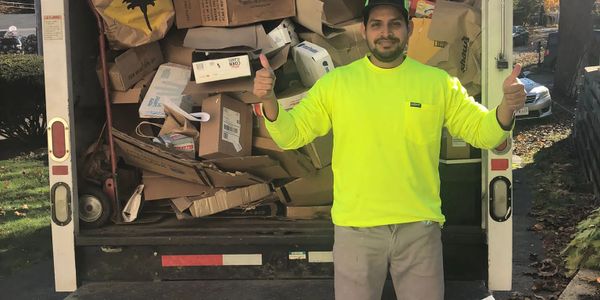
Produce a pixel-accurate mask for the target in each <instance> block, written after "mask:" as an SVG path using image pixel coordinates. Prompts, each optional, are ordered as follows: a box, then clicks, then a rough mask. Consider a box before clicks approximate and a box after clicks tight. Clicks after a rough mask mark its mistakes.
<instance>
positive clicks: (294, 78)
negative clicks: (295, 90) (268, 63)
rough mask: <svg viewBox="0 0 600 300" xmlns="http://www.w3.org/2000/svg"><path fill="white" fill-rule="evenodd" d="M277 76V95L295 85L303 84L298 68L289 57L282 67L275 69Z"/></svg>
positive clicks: (275, 89) (275, 88)
mask: <svg viewBox="0 0 600 300" xmlns="http://www.w3.org/2000/svg"><path fill="white" fill-rule="evenodd" d="M275 77H276V78H277V80H275V87H274V88H273V90H274V91H275V95H279V93H282V92H284V91H286V90H287V89H289V88H291V87H293V86H297V85H302V79H300V74H299V73H298V68H297V67H296V63H294V60H293V59H292V58H289V59H288V61H287V62H286V63H285V64H284V65H283V66H281V68H279V69H278V70H276V71H275Z"/></svg>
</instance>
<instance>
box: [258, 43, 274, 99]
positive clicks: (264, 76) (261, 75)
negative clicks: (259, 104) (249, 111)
mask: <svg viewBox="0 0 600 300" xmlns="http://www.w3.org/2000/svg"><path fill="white" fill-rule="evenodd" d="M259 58H260V64H261V65H262V67H263V68H262V69H260V70H258V71H256V77H255V78H254V91H253V93H254V95H255V96H256V97H258V98H260V99H261V100H274V99H275V94H274V93H273V87H274V86H275V73H273V69H271V65H270V64H269V60H268V59H267V57H266V56H265V55H264V54H261V55H260V57H259ZM263 102H264V101H263Z"/></svg>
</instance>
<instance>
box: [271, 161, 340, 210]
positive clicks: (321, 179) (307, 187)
mask: <svg viewBox="0 0 600 300" xmlns="http://www.w3.org/2000/svg"><path fill="white" fill-rule="evenodd" d="M275 192H276V193H277V197H279V201H281V202H282V203H283V204H285V205H286V206H316V205H329V204H331V203H332V202H333V171H332V169H331V166H329V167H326V168H324V169H321V170H319V171H317V173H316V174H314V175H313V176H308V177H303V178H299V179H296V180H294V181H292V182H290V183H288V184H285V185H283V186H281V187H278V188H277V189H275Z"/></svg>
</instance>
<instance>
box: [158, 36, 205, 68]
mask: <svg viewBox="0 0 600 300" xmlns="http://www.w3.org/2000/svg"><path fill="white" fill-rule="evenodd" d="M186 34H187V30H175V29H173V30H171V31H170V32H169V34H168V35H167V36H166V37H165V38H164V39H162V40H161V42H160V45H161V48H162V51H163V54H164V56H165V61H166V62H170V63H174V64H178V65H184V66H190V67H191V66H192V53H193V52H194V51H195V50H196V49H194V48H188V47H185V46H184V45H183V40H184V39H185V36H186Z"/></svg>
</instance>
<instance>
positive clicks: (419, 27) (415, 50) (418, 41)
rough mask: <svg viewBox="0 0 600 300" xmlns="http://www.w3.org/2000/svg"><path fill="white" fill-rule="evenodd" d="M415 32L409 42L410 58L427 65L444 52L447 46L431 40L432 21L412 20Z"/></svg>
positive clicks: (423, 19)
mask: <svg viewBox="0 0 600 300" xmlns="http://www.w3.org/2000/svg"><path fill="white" fill-rule="evenodd" d="M412 23H413V32H412V34H411V35H410V38H409V40H408V52H407V55H408V57H410V58H412V59H414V60H416V61H419V62H421V63H424V64H426V63H427V62H428V61H429V60H430V59H431V58H432V57H434V56H436V55H437V54H438V52H440V51H443V50H444V47H445V46H446V44H445V43H444V42H439V41H438V42H436V41H434V40H431V39H429V37H428V36H427V35H428V34H429V28H430V26H431V19H426V18H412Z"/></svg>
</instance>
